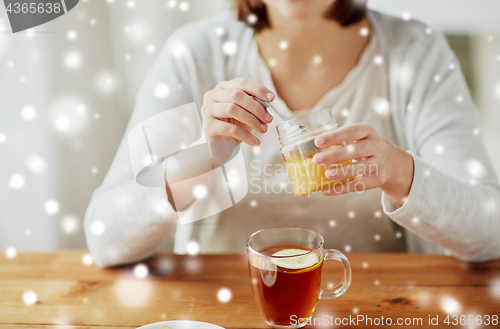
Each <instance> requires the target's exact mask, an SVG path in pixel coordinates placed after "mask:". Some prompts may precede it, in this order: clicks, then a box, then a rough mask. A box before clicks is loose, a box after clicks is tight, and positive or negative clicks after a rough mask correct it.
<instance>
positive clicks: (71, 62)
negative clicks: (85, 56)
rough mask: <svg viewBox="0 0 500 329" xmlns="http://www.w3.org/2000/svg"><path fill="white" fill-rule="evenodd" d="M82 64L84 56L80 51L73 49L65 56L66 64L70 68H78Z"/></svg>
mask: <svg viewBox="0 0 500 329" xmlns="http://www.w3.org/2000/svg"><path fill="white" fill-rule="evenodd" d="M81 64H82V58H81V56H80V54H79V53H77V52H75V51H72V52H69V53H67V54H66V55H65V56H64V65H66V67H67V68H69V69H77V68H79V67H80V65H81Z"/></svg>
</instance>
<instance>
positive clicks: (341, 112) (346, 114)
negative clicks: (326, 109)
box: [340, 109, 349, 118]
mask: <svg viewBox="0 0 500 329" xmlns="http://www.w3.org/2000/svg"><path fill="white" fill-rule="evenodd" d="M340 114H341V115H342V116H343V117H344V118H347V116H348V115H349V109H343V110H342V111H340Z"/></svg>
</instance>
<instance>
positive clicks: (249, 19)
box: [247, 13, 259, 25]
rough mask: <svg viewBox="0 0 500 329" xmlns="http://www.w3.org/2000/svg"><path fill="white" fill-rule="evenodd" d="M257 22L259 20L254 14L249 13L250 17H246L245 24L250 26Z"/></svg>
mask: <svg viewBox="0 0 500 329" xmlns="http://www.w3.org/2000/svg"><path fill="white" fill-rule="evenodd" d="M258 20H259V18H258V17H257V15H255V14H254V13H251V14H250V15H248V17H247V22H248V24H250V25H254V24H255V23H257V21H258Z"/></svg>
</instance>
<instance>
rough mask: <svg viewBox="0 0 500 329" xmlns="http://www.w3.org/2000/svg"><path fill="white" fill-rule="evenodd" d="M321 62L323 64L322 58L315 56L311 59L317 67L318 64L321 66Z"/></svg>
mask: <svg viewBox="0 0 500 329" xmlns="http://www.w3.org/2000/svg"><path fill="white" fill-rule="evenodd" d="M321 62H323V58H322V57H321V56H319V55H316V56H314V57H313V63H314V64H317V65H318V64H321Z"/></svg>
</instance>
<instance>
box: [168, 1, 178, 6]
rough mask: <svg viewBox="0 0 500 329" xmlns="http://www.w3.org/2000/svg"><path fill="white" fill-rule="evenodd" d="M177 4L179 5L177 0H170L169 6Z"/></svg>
mask: <svg viewBox="0 0 500 329" xmlns="http://www.w3.org/2000/svg"><path fill="white" fill-rule="evenodd" d="M176 6H177V1H175V0H170V1H169V2H168V7H169V8H175V7H176Z"/></svg>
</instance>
